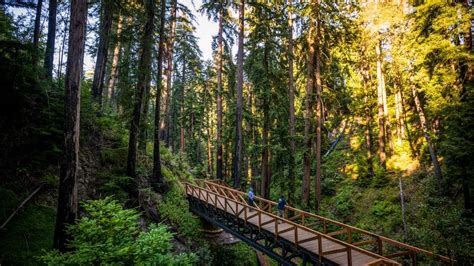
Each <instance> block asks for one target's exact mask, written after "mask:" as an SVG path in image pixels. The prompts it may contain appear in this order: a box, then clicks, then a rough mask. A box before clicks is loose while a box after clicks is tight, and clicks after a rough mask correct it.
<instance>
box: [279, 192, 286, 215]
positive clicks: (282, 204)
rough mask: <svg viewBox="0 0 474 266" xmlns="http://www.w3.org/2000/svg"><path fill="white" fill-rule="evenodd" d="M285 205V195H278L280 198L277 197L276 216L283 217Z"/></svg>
mask: <svg viewBox="0 0 474 266" xmlns="http://www.w3.org/2000/svg"><path fill="white" fill-rule="evenodd" d="M285 206H286V200H285V197H283V196H280V198H279V199H278V216H279V217H280V218H285Z"/></svg>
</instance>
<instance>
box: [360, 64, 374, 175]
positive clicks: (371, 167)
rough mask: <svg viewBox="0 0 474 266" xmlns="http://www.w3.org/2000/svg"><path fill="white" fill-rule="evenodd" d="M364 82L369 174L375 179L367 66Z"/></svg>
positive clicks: (364, 70) (364, 71) (364, 72)
mask: <svg viewBox="0 0 474 266" xmlns="http://www.w3.org/2000/svg"><path fill="white" fill-rule="evenodd" d="M362 75H363V77H362V78H363V81H364V105H365V145H366V149H367V172H368V174H369V177H370V178H372V177H374V163H373V160H372V157H373V155H372V113H371V108H370V102H369V94H370V92H369V69H368V66H366V67H365V68H364V69H363V74H362Z"/></svg>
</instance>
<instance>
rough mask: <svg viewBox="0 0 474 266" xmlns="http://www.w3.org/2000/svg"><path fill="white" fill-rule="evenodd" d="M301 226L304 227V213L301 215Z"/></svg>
mask: <svg viewBox="0 0 474 266" xmlns="http://www.w3.org/2000/svg"><path fill="white" fill-rule="evenodd" d="M301 224H302V225H303V226H304V212H303V213H301Z"/></svg>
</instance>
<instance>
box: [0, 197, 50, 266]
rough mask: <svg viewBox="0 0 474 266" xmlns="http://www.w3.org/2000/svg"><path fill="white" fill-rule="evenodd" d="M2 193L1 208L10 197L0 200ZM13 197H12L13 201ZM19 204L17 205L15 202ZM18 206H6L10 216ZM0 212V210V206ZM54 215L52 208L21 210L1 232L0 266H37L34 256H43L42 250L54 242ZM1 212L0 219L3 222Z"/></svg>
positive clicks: (3, 218) (30, 207)
mask: <svg viewBox="0 0 474 266" xmlns="http://www.w3.org/2000/svg"><path fill="white" fill-rule="evenodd" d="M3 192H4V190H3V189H0V193H1V195H2V197H0V199H1V200H0V206H4V205H3V204H4V203H5V201H4V200H6V199H9V197H6V198H5V197H3V196H4V195H7V196H8V195H9V194H4V193H3ZM13 198H15V197H12V198H11V199H13ZM17 203H19V202H17ZM17 203H14V204H13V205H9V208H8V209H5V210H6V211H8V212H5V214H6V215H10V213H11V212H12V211H13V210H14V208H16V207H17V205H16V204H17ZM0 210H3V208H1V207H0ZM55 218H56V212H55V210H54V209H53V208H50V207H45V206H39V205H32V204H29V205H27V206H26V207H25V208H24V209H23V210H21V211H20V212H19V213H18V214H17V215H16V216H15V217H14V218H13V219H12V220H11V221H10V222H9V223H8V225H7V227H6V230H5V231H2V232H0V234H1V235H0V239H1V241H0V263H1V264H2V265H3V264H5V265H17V264H22V265H37V264H38V262H37V260H36V256H39V255H40V254H41V253H42V250H50V249H51V248H52V243H53V234H54V223H55ZM5 219H6V216H5V217H3V216H2V213H0V220H1V221H2V222H3V221H4V220H5Z"/></svg>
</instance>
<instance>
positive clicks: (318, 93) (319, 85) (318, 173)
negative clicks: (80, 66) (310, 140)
mask: <svg viewBox="0 0 474 266" xmlns="http://www.w3.org/2000/svg"><path fill="white" fill-rule="evenodd" d="M316 3H317V14H316V31H317V33H316V41H315V43H314V45H315V46H316V47H315V52H316V80H315V81H316V84H315V85H316V86H315V88H316V123H317V125H316V178H315V192H316V202H315V207H316V211H317V212H319V209H320V206H321V175H322V174H321V127H322V123H323V121H322V120H323V106H322V101H323V99H322V93H323V92H322V91H323V88H322V82H321V45H320V36H321V21H320V13H319V12H320V11H319V7H320V3H319V0H316Z"/></svg>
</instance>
